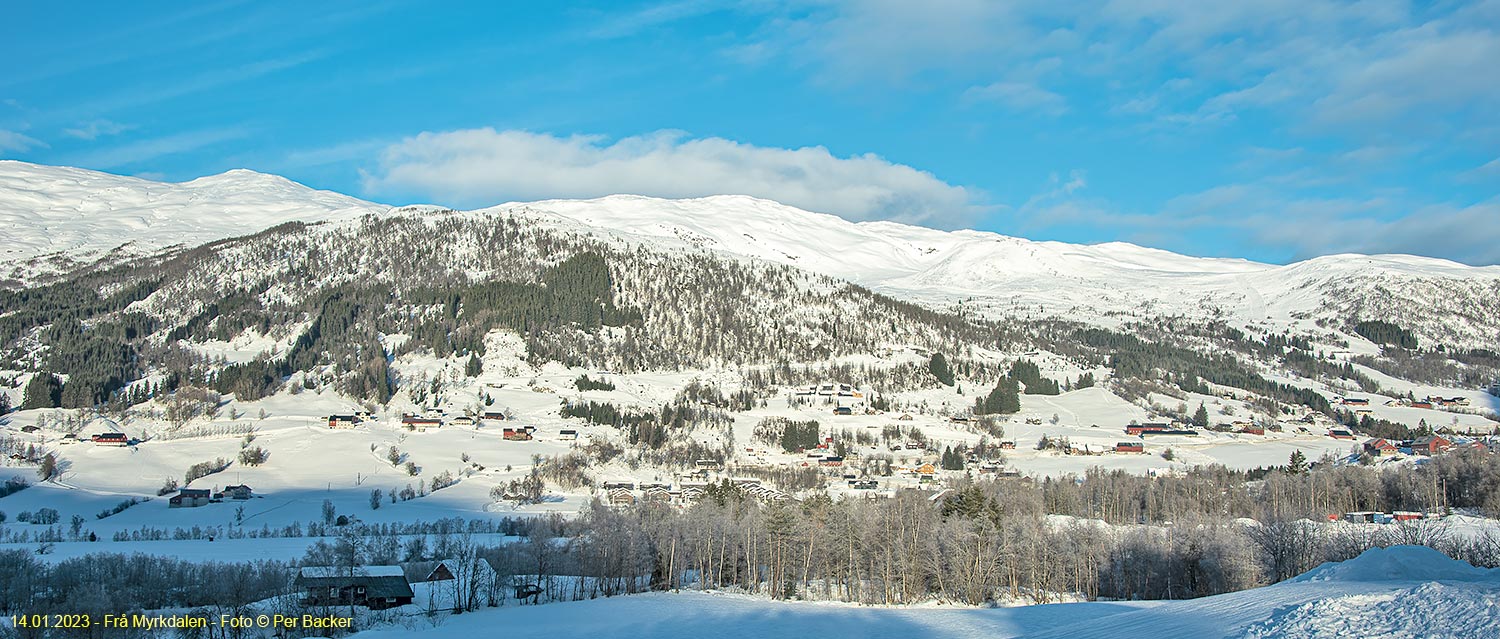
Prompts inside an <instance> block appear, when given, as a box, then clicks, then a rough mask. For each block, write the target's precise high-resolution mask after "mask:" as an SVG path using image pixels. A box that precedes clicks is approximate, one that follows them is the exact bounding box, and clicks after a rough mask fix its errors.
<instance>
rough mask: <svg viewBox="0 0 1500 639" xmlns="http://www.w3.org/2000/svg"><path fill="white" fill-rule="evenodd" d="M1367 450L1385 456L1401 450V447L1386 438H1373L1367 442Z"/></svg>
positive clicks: (1377, 455) (1372, 453)
mask: <svg viewBox="0 0 1500 639" xmlns="http://www.w3.org/2000/svg"><path fill="white" fill-rule="evenodd" d="M1365 452H1367V453H1369V454H1371V455H1373V456H1375V457H1383V456H1386V455H1394V454H1396V453H1398V452H1401V451H1400V449H1399V448H1398V447H1397V446H1396V445H1395V444H1392V443H1391V442H1390V440H1386V439H1372V440H1370V441H1367V442H1365Z"/></svg>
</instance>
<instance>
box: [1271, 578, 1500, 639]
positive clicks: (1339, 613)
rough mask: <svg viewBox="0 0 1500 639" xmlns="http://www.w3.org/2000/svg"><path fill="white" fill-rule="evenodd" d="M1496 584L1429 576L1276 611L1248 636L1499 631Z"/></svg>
mask: <svg viewBox="0 0 1500 639" xmlns="http://www.w3.org/2000/svg"><path fill="white" fill-rule="evenodd" d="M1497 602H1500V590H1497V589H1495V588H1476V587H1473V586H1451V585H1447V584H1442V583H1438V582H1428V583H1425V584H1422V585H1420V586H1416V587H1414V588H1404V589H1402V590H1399V591H1397V592H1394V593H1388V594H1378V595H1347V596H1343V597H1333V598H1330V599H1325V600H1322V601H1315V602H1312V603H1307V604H1303V605H1300V606H1296V607H1294V608H1291V609H1290V610H1287V611H1285V612H1278V613H1277V614H1276V615H1274V616H1273V617H1272V618H1270V619H1267V620H1266V621H1264V622H1261V623H1259V624H1256V625H1253V626H1251V627H1250V628H1248V629H1247V630H1246V632H1245V636H1246V637H1247V638H1249V639H1262V638H1264V639H1271V638H1273V637H1274V638H1276V639H1320V638H1325V637H1326V638H1329V639H1333V638H1336V637H1338V638H1341V637H1390V638H1395V639H1407V638H1410V639H1417V638H1419V637H1496V636H1500V603H1497Z"/></svg>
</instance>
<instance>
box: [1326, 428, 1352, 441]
mask: <svg viewBox="0 0 1500 639" xmlns="http://www.w3.org/2000/svg"><path fill="white" fill-rule="evenodd" d="M1328 436H1329V437H1332V438H1334V439H1354V433H1352V432H1349V429H1347V428H1330V429H1328Z"/></svg>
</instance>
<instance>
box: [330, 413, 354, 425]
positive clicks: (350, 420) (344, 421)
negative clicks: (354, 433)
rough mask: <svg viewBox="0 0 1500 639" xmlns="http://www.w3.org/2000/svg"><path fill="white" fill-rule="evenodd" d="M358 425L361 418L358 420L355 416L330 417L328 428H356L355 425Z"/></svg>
mask: <svg viewBox="0 0 1500 639" xmlns="http://www.w3.org/2000/svg"><path fill="white" fill-rule="evenodd" d="M358 423H359V418H357V417H355V416H353V415H329V416H328V427H329V428H354V425H355V424H358Z"/></svg>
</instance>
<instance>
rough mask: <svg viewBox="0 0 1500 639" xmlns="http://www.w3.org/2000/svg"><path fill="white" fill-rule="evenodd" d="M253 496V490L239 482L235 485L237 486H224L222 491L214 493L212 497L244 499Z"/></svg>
mask: <svg viewBox="0 0 1500 639" xmlns="http://www.w3.org/2000/svg"><path fill="white" fill-rule="evenodd" d="M254 496H255V494H254V492H253V491H251V490H250V487H249V486H246V485H244V484H240V485H237V486H225V487H224V490H223V491H222V492H220V493H219V494H217V495H214V498H216V499H237V500H246V499H250V498H251V497H254Z"/></svg>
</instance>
